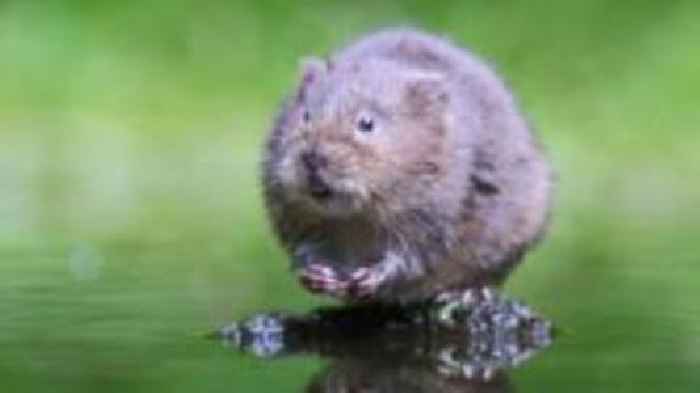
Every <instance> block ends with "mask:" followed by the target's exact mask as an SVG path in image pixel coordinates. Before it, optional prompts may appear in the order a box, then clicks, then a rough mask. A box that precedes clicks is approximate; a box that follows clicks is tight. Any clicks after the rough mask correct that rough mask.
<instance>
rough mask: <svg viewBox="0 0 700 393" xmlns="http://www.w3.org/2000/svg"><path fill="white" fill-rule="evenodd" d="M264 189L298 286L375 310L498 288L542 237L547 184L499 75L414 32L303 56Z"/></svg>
mask: <svg viewBox="0 0 700 393" xmlns="http://www.w3.org/2000/svg"><path fill="white" fill-rule="evenodd" d="M263 186H264V192H265V199H266V204H267V207H268V211H269V216H270V219H271V222H272V226H273V228H274V229H275V231H276V234H277V235H278V238H279V239H280V240H281V243H282V244H283V246H284V247H285V248H286V250H287V251H288V252H289V253H290V254H291V256H292V264H293V268H294V269H295V272H296V273H297V274H298V276H299V278H300V280H301V282H302V284H303V285H304V286H305V287H306V288H307V289H309V290H311V291H313V292H317V293H323V294H327V295H331V296H334V297H338V298H341V299H344V300H349V301H357V300H374V301H386V302H393V301H399V302H406V301H415V300H422V299H425V298H428V297H431V296H433V295H435V294H437V293H440V292H442V291H447V290H453V289H460V288H466V287H473V286H480V285H494V284H499V283H500V282H502V281H503V279H504V278H505V277H506V276H507V274H508V273H509V272H510V271H511V270H512V268H513V267H514V266H515V265H516V264H517V263H518V262H519V261H520V260H521V258H522V256H523V254H524V252H525V251H526V250H527V249H528V248H529V247H530V246H532V245H533V244H534V243H536V241H537V240H538V239H539V238H540V237H541V235H542V233H543V231H544V228H545V226H546V221H547V217H548V212H549V206H550V193H551V188H552V187H551V171H550V168H549V165H548V163H547V160H546V158H545V157H544V155H543V153H542V151H541V148H540V147H539V143H538V141H537V140H536V138H535V137H534V136H533V134H532V133H531V132H530V130H529V127H528V125H527V123H526V121H525V120H524V118H523V116H522V115H521V113H520V111H519V109H518V108H517V105H516V103H515V102H514V99H513V97H512V95H511V94H510V92H509V91H508V89H507V88H506V87H505V85H504V84H503V82H502V81H501V80H500V78H499V77H498V76H497V75H496V74H495V73H494V72H493V71H492V70H491V69H490V68H489V67H488V66H486V65H485V64H484V63H483V62H481V61H480V60H478V59H477V58H476V57H475V56H474V55H472V54H470V53H469V52H468V51H466V50H464V49H461V48H459V47H457V46H455V45H454V44H452V43H451V42H449V41H447V40H445V39H442V38H438V37H435V36H432V35H429V34H427V33H423V32H418V31H413V30H387V31H382V32H378V33H375V34H371V35H369V36H367V37H365V38H362V39H360V40H359V41H357V42H355V43H353V44H351V45H350V46H348V47H347V48H345V49H343V50H341V51H339V52H337V53H335V54H334V55H332V56H330V57H329V58H328V59H326V60H321V59H310V60H308V61H306V62H305V64H304V66H303V72H302V78H301V81H300V83H299V85H298V87H297V89H296V90H295V92H294V93H293V94H291V95H290V96H289V97H288V99H287V100H286V101H285V103H284V105H283V107H282V109H281V111H280V113H279V115H278V117H277V119H276V122H275V125H274V127H273V129H272V130H271V132H270V134H269V137H268V142H267V145H266V150H265V155H264V165H263Z"/></svg>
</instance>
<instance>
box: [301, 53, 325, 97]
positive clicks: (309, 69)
mask: <svg viewBox="0 0 700 393" xmlns="http://www.w3.org/2000/svg"><path fill="white" fill-rule="evenodd" d="M329 68H330V67H329V63H328V61H326V60H323V59H320V58H318V57H307V58H305V59H302V61H301V83H300V84H299V89H298V91H297V100H298V101H303V100H304V99H305V98H306V94H307V92H308V90H309V88H310V87H311V86H312V85H313V84H314V83H317V82H318V80H319V79H321V78H322V77H323V76H324V75H325V74H326V73H327V72H328V69H329Z"/></svg>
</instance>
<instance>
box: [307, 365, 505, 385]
mask: <svg viewBox="0 0 700 393" xmlns="http://www.w3.org/2000/svg"><path fill="white" fill-rule="evenodd" d="M392 360H393V362H392ZM306 391H307V392H309V393H312V392H313V393H317V392H318V393H320V392H323V393H341V392H342V393H349V392H353V393H389V392H397V393H398V392H401V393H419V392H420V393H438V392H439V393H442V392H445V393H449V392H464V393H467V392H475V393H476V392H489V393H497V392H498V393H501V392H503V393H504V392H512V391H513V388H512V385H511V383H510V381H509V378H508V376H507V375H506V373H505V372H498V373H497V374H495V375H493V376H492V377H491V378H490V379H489V380H480V379H468V378H463V377H455V376H451V375H449V374H448V375H446V374H442V373H440V372H437V371H436V370H435V369H434V368H432V367H430V365H428V364H411V363H403V362H401V361H400V360H397V359H390V358H387V359H366V358H339V359H334V360H333V361H332V362H331V364H330V365H329V366H328V367H326V368H325V369H324V370H323V371H321V372H320V373H318V374H317V375H315V376H314V377H313V378H311V381H310V382H309V384H308V386H307V389H306Z"/></svg>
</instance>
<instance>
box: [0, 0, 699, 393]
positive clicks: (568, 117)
mask: <svg viewBox="0 0 700 393" xmlns="http://www.w3.org/2000/svg"><path fill="white" fill-rule="evenodd" d="M699 17H700V2H697V1H692V0H688V1H665V2H661V1H642V0H640V1H625V2H615V1H600V0H594V1H586V2H555V1H551V2H546V1H522V2H516V1H493V0H489V1H486V0H483V1H440V2H429V1H403V2H400V1H382V2H380V1H373V2H364V1H357V2H321V1H318V2H316V1H305V2H296V3H295V2H287V1H266V2H255V1H248V2H244V1H235V2H234V1H208V2H201V3H200V2H195V1H181V0H170V1H165V0H145V1H104V2H94V1H77V0H76V1H69V0H64V1H56V0H44V1H32V0H14V1H13V0H2V1H0V332H1V333H0V381H2V382H1V384H2V385H3V386H5V387H6V389H7V391H16V392H20V391H38V390H41V391H65V392H77V391H81V389H82V390H85V391H124V390H127V389H128V391H142V390H143V391H153V390H154V389H156V390H162V391H183V392H184V391H195V390H196V391H236V392H240V391H256V392H257V391H260V392H266V391H269V392H273V391H274V392H279V391H296V390H298V389H299V388H300V387H301V386H303V385H304V384H305V380H306V378H307V377H308V376H310V375H311V374H313V372H315V371H316V370H317V369H318V368H319V367H320V362H319V361H317V360H314V359H290V360H285V361H280V362H277V363H272V364H270V363H265V362H262V361H258V360H255V359H250V358H246V357H240V356H237V355H235V354H233V353H231V352H229V351H226V350H223V349H221V348H219V347H217V346H216V345H211V343H208V342H202V341H201V340H198V339H194V338H192V333H193V332H196V331H201V330H207V329H209V328H211V327H213V326H217V325H219V324H221V323H223V322H225V321H228V320H231V319H234V318H240V317H241V316H244V315H247V314H249V313H251V312H254V311H261V310H268V309H289V310H306V309H309V308H311V307H312V306H314V305H318V304H321V302H322V300H319V299H314V298H312V297H311V296H310V295H307V294H305V293H304V292H303V291H302V290H301V289H299V288H298V287H297V285H296V283H295V282H294V280H293V279H292V277H291V275H290V274H289V273H288V271H287V264H286V260H285V256H284V255H283V254H282V253H281V251H280V250H279V248H278V247H277V245H276V244H275V241H274V239H273V237H272V236H271V232H270V230H269V228H268V226H267V224H266V221H265V215H264V211H263V207H262V203H261V198H260V186H259V184H258V163H259V160H260V146H261V143H262V141H263V137H264V134H265V132H266V130H267V128H268V126H269V125H270V122H271V117H272V116H273V114H274V112H275V110H276V105H277V104H278V102H279V100H280V98H281V96H282V95H283V94H284V92H285V91H287V90H289V89H290V88H291V87H292V86H293V84H294V82H295V79H296V78H297V76H298V69H297V67H298V59H299V58H300V57H302V56H305V55H309V54H317V55H322V54H325V53H327V52H328V51H329V50H331V49H332V48H334V47H337V46H339V45H342V44H344V43H346V42H348V40H351V39H352V38H354V37H356V36H358V35H359V34H362V33H364V32H367V31H371V30H374V29H377V28H380V27H384V26H393V25H413V26H420V27H424V28H426V29H429V30H431V31H434V32H438V33H444V34H447V35H449V36H450V37H452V38H454V39H455V40H456V41H457V42H459V43H462V44H464V45H466V46H468V47H470V48H472V49H473V50H474V51H475V52H476V53H478V54H480V55H482V56H483V57H485V58H486V59H488V60H489V61H490V62H491V63H493V64H494V65H495V66H496V67H497V68H498V69H499V70H500V71H501V73H502V74H503V75H504V76H505V78H506V79H507V80H508V82H509V83H510V84H511V85H512V86H513V88H514V90H515V91H516V93H517V95H518V96H519V98H520V100H521V102H522V105H523V107H524V110H525V112H526V113H527V114H528V115H529V117H530V118H531V119H532V121H533V123H534V124H535V125H536V127H537V129H538V130H539V133H540V135H541V136H542V139H543V140H544V142H545V145H546V146H547V147H548V149H549V151H550V155H551V157H552V160H553V161H554V165H555V166H556V168H557V171H558V173H559V185H558V195H557V206H556V214H555V216H554V220H553V226H552V229H551V235H550V236H549V238H548V239H547V240H546V241H545V242H544V243H543V245H542V246H541V247H540V248H539V249H538V250H537V251H536V252H535V253H533V254H531V255H530V256H529V257H528V260H527V261H526V263H525V264H524V265H523V267H522V268H520V269H519V270H518V271H517V272H516V273H515V274H514V276H513V277H512V279H511V280H510V281H509V284H508V286H507V289H508V291H509V292H510V293H511V294H513V295H515V296H518V297H520V298H523V299H525V300H526V301H527V302H528V303H529V304H531V305H532V306H533V307H535V308H536V309H538V310H540V311H542V312H543V313H544V314H545V315H548V316H550V317H552V318H553V319H554V320H555V321H557V322H558V323H559V324H560V325H562V326H564V327H565V328H566V329H568V330H569V331H570V332H572V333H570V334H569V335H567V336H565V337H563V338H561V339H560V340H559V341H558V342H557V343H556V345H555V347H554V348H553V349H552V350H550V351H549V352H547V353H545V354H543V355H542V356H540V357H538V358H537V359H535V361H533V362H532V363H530V364H528V365H527V366H526V367H525V368H523V369H520V370H517V371H516V372H515V373H514V379H515V382H516V385H519V387H520V391H532V392H534V391H541V390H542V389H543V388H544V389H545V391H555V390H559V391H562V390H563V391H571V392H574V391H582V392H583V391H586V392H588V391H597V392H602V391H615V392H620V391H624V392H627V391H629V392H632V391H636V392H639V391H664V392H670V391H696V390H697V388H698V387H699V386H700V376H699V375H698V374H697V371H696V370H697V367H698V366H700V338H698V337H700V305H699V304H698V300H697V299H698V295H700V291H699V290H698V289H697V287H698V285H699V284H700V265H699V264H698V254H699V253H700V235H699V231H700V225H699V223H700V210H699V209H698V207H700V206H698V204H699V202H700V183H699V180H700V173H699V172H700V154H698V150H700V133H699V132H698V127H699V126H698V124H700V110H699V107H700V92H699V91H700V23H698V20H700V18H699ZM260 380H264V381H265V383H263V384H261V383H260Z"/></svg>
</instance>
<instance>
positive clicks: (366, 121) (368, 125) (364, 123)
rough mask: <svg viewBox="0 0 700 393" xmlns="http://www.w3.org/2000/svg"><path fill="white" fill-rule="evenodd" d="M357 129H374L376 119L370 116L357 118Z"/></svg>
mask: <svg viewBox="0 0 700 393" xmlns="http://www.w3.org/2000/svg"><path fill="white" fill-rule="evenodd" d="M357 130H358V131H360V132H372V131H374V120H372V119H371V118H370V117H368V116H364V115H363V116H360V118H359V119H357Z"/></svg>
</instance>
